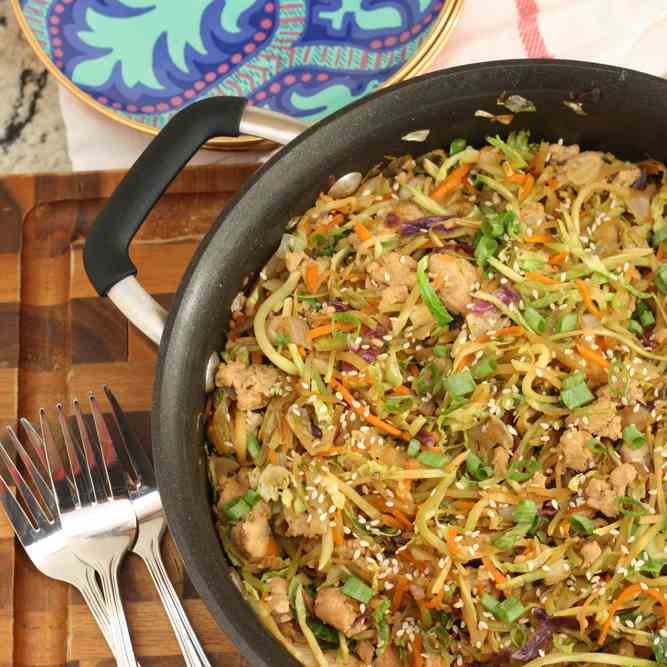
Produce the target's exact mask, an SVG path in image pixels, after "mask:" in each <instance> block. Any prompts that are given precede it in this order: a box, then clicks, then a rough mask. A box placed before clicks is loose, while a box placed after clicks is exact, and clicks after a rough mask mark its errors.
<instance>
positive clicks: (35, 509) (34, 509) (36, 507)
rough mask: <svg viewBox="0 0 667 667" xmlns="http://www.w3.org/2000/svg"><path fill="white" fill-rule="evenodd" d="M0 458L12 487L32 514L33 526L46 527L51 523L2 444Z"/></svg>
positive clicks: (0, 444)
mask: <svg viewBox="0 0 667 667" xmlns="http://www.w3.org/2000/svg"><path fill="white" fill-rule="evenodd" d="M0 458H2V461H3V463H4V464H5V467H6V468H7V471H8V472H9V474H10V475H11V478H12V481H13V482H14V486H15V487H16V488H17V489H18V491H19V493H20V494H21V497H22V498H23V500H24V501H25V504H26V505H27V506H28V509H29V510H30V514H32V518H33V521H34V522H35V523H34V525H35V526H36V527H37V528H46V527H48V525H49V524H50V523H51V522H50V521H49V518H48V517H47V516H46V514H44V510H43V509H42V506H41V505H40V504H39V501H38V500H37V498H35V495H34V494H33V492H32V490H31V489H30V487H29V486H28V483H27V482H26V481H25V479H24V478H23V475H22V474H21V473H20V472H19V469H18V468H17V467H16V466H15V465H14V461H12V459H11V457H10V456H9V454H7V450H6V449H5V446H4V445H3V444H2V443H0Z"/></svg>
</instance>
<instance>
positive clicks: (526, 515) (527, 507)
mask: <svg viewBox="0 0 667 667" xmlns="http://www.w3.org/2000/svg"><path fill="white" fill-rule="evenodd" d="M536 516H537V504H536V503H535V501H533V500H527V499H524V500H520V501H519V502H518V503H517V505H516V507H515V508H514V511H513V512H512V518H513V519H514V521H515V523H517V524H522V523H527V524H532V523H533V521H534V520H535V517H536Z"/></svg>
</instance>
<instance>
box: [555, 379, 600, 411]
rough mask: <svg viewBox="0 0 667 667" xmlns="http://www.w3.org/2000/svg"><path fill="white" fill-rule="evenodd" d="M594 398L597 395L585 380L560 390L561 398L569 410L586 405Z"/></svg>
mask: <svg viewBox="0 0 667 667" xmlns="http://www.w3.org/2000/svg"><path fill="white" fill-rule="evenodd" d="M594 398H595V396H593V394H591V391H590V389H589V388H588V386H587V385H586V383H585V382H582V383H580V384H578V385H576V386H574V387H572V388H571V389H565V390H564V391H561V392H560V400H561V401H563V405H565V407H566V408H568V409H569V410H574V409H575V408H579V407H581V406H582V405H586V404H587V403H590V402H591V401H592V400H593V399H594Z"/></svg>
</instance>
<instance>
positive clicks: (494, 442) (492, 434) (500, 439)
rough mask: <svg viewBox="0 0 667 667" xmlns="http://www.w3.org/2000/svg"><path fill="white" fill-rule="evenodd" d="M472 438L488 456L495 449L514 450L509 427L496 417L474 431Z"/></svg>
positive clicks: (493, 416)
mask: <svg viewBox="0 0 667 667" xmlns="http://www.w3.org/2000/svg"><path fill="white" fill-rule="evenodd" d="M472 438H473V440H475V441H476V442H477V444H478V446H479V448H480V450H481V451H483V452H484V453H485V455H486V452H490V451H491V449H492V448H493V447H496V446H498V447H503V448H504V449H512V445H513V443H514V438H513V437H512V434H511V433H510V432H509V430H508V428H507V425H506V424H505V423H504V422H503V421H502V420H500V419H499V418H498V417H496V416H495V415H492V416H491V417H489V418H488V419H487V420H486V421H485V422H484V423H483V424H482V425H481V426H480V427H477V428H475V429H473V432H472Z"/></svg>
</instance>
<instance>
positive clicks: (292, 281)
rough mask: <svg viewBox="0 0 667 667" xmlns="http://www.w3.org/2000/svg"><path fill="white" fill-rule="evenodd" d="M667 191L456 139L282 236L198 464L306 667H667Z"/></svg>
mask: <svg viewBox="0 0 667 667" xmlns="http://www.w3.org/2000/svg"><path fill="white" fill-rule="evenodd" d="M665 171H666V170H665V167H664V166H663V165H662V164H661V163H659V162H656V161H654V160H648V161H644V162H640V163H630V162H625V161H623V160H621V159H619V158H617V157H615V156H614V155H611V154H608V153H602V152H597V151H582V150H580V148H579V147H578V146H576V145H571V146H568V145H563V144H562V142H560V143H555V144H549V143H547V142H542V143H531V142H530V138H529V136H528V134H527V133H526V132H518V133H512V134H510V135H509V137H507V138H506V139H505V140H503V139H501V138H500V137H498V136H495V137H490V138H488V145H486V146H483V147H480V148H474V147H472V146H468V145H467V144H466V142H465V141H464V140H462V139H457V140H455V141H453V142H452V144H451V146H449V147H448V149H447V150H434V151H432V152H430V153H427V154H426V155H423V156H421V157H418V158H414V157H412V156H409V155H406V156H402V157H398V158H393V159H387V160H386V161H385V162H384V163H382V164H380V165H378V166H377V167H376V168H374V169H373V170H371V172H370V173H368V174H367V175H366V176H364V177H363V178H362V177H361V175H358V178H357V177H354V176H348V177H347V178H345V179H344V180H342V181H339V182H337V183H336V184H334V185H333V187H332V188H331V190H330V191H329V192H328V193H322V194H321V195H320V196H319V197H318V199H317V201H316V203H315V205H314V206H313V207H312V208H311V209H309V210H307V211H306V212H305V213H304V214H303V215H302V216H300V217H298V218H297V219H294V220H292V221H291V223H290V225H289V227H288V232H287V233H286V234H285V236H284V238H283V241H282V243H281V245H280V248H279V249H278V251H277V252H276V254H275V255H274V257H273V258H272V259H271V260H270V261H269V262H268V264H267V265H266V266H265V267H264V269H263V270H262V272H261V273H260V274H259V276H258V277H257V280H256V281H249V283H248V285H247V287H246V288H245V290H244V291H243V292H242V293H241V294H239V295H238V297H237V298H236V300H235V301H234V303H233V306H232V313H231V325H230V329H229V332H228V338H227V343H226V347H225V350H224V352H223V353H222V356H223V361H222V363H221V364H220V367H219V369H218V371H217V376H216V385H217V389H216V391H215V392H214V394H212V396H211V399H210V404H209V416H208V429H207V434H208V442H207V446H208V448H209V454H210V456H209V465H210V477H211V481H212V485H213V487H214V492H215V508H214V511H215V515H216V520H217V522H218V526H219V533H220V537H221V541H222V544H223V546H224V549H225V552H226V554H227V556H228V557H229V560H230V561H231V563H232V564H233V565H234V567H235V570H234V571H233V573H234V576H235V578H236V580H237V581H238V584H239V586H240V588H241V590H242V591H243V593H244V595H245V596H246V598H247V599H248V601H249V602H250V603H251V604H252V605H253V607H254V609H255V610H256V612H257V614H258V615H259V617H260V618H261V620H262V621H263V622H264V623H265V624H266V625H267V626H268V627H269V629H270V630H271V631H272V632H273V633H274V634H275V636H276V637H277V638H278V639H279V641H280V642H282V644H283V645H284V646H285V647H286V648H287V649H288V650H289V651H290V652H291V653H292V654H293V655H295V656H296V657H297V658H298V659H299V660H300V661H301V662H302V663H304V664H306V665H373V666H374V667H400V666H401V665H406V666H407V665H410V666H411V667H449V666H454V667H459V666H463V665H465V666H467V667H472V666H474V665H487V664H490V665H528V666H529V667H540V666H542V665H552V664H575V663H576V664H588V665H593V664H609V665H627V666H628V667H642V666H644V665H654V664H656V663H659V664H667V662H666V661H667V629H663V623H664V622H665V619H666V617H667V572H666V573H665V575H663V567H664V566H665V564H666V563H667V551H666V550H665V538H666V532H667V523H666V520H667V509H666V504H665V483H664V480H665V479H666V477H665V475H666V473H667V442H666V437H665V436H666V434H667V429H666V428H665V427H664V426H663V421H662V420H663V415H664V414H665V412H667V400H666V399H667V393H666V389H665V381H664V373H665V368H666V366H667V345H666V343H667V309H666V306H667V301H666V295H667V262H665V243H667V223H666V222H665V220H664V218H663V214H664V208H665V205H666V204H667V183H666V182H665Z"/></svg>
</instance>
